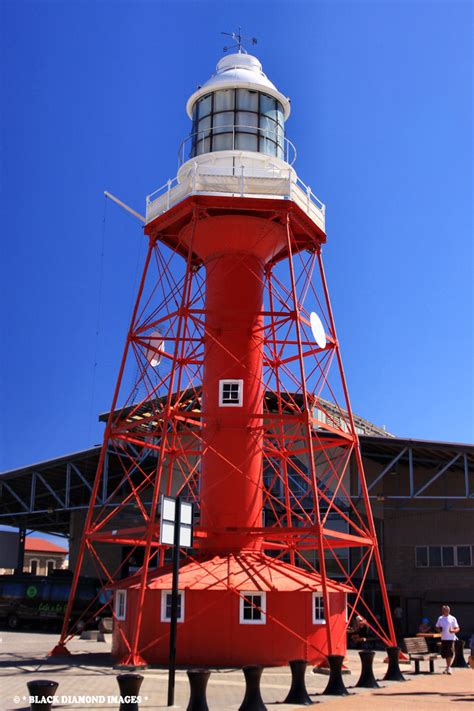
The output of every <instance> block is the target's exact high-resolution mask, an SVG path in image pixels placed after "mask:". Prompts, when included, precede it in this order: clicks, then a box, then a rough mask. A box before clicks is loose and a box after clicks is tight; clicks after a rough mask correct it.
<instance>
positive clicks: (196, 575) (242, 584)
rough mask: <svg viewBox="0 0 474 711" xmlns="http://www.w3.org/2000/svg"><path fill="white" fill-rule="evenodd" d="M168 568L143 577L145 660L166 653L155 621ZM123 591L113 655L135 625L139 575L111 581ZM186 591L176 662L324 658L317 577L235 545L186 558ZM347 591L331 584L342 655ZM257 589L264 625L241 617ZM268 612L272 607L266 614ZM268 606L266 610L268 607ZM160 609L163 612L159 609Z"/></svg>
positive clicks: (165, 635)
mask: <svg viewBox="0 0 474 711" xmlns="http://www.w3.org/2000/svg"><path fill="white" fill-rule="evenodd" d="M171 576H172V573H171V569H170V568H164V569H163V570H162V572H160V573H153V574H152V575H150V576H149V578H148V580H147V594H146V596H145V602H144V607H143V619H144V620H146V624H143V623H142V629H141V634H140V639H139V646H140V649H141V650H142V654H143V655H144V657H145V658H146V660H147V662H149V663H150V664H166V663H167V661H168V653H169V622H163V621H161V619H162V615H163V612H164V611H165V606H166V599H165V596H166V594H167V592H169V590H170V589H171ZM116 587H117V589H120V590H126V591H127V607H128V609H130V610H131V614H130V615H128V617H127V620H126V622H124V624H123V625H122V626H121V634H115V635H114V637H113V648H112V655H113V656H114V657H115V658H122V657H123V655H124V654H125V651H126V644H125V642H124V639H123V638H122V634H123V635H124V636H125V638H126V639H131V638H132V636H133V630H134V629H135V627H136V624H137V617H138V615H137V613H138V600H139V593H140V576H135V577H134V578H133V577H132V578H129V579H128V580H125V581H121V582H120V583H117V586H116ZM180 590H182V591H183V592H184V596H183V600H184V614H183V616H184V619H185V620H186V622H185V624H183V623H181V624H180V625H179V646H178V650H177V662H178V664H183V665H203V664H205V665H212V666H219V667H232V666H241V665H245V664H249V663H255V664H257V663H258V664H265V665H286V664H288V662H289V660H290V659H307V660H308V661H309V662H310V663H311V664H316V663H318V662H321V661H324V660H325V658H326V655H327V653H328V651H327V636H326V625H325V623H324V622H323V621H322V620H320V621H318V623H317V624H315V623H314V622H313V618H312V614H313V593H317V594H319V595H322V584H321V576H319V575H317V574H315V573H308V572H307V571H303V570H301V569H300V568H295V567H293V566H290V565H288V564H285V563H282V562H281V561H278V560H275V559H274V558H271V557H269V556H266V555H264V554H262V553H255V552H250V551H241V552H240V553H231V554H228V555H226V556H222V555H217V556H214V557H212V558H207V559H196V560H192V561H190V562H185V563H184V564H183V566H182V567H181V569H180ZM348 590H349V589H348V588H346V587H345V586H343V585H339V584H337V583H330V584H329V596H330V600H331V617H330V620H329V624H330V626H331V630H332V633H333V638H334V641H335V649H336V650H337V654H345V653H346V621H345V610H346V593H347V591H348ZM255 594H259V595H261V596H262V597H261V599H262V601H264V602H262V607H263V608H264V610H265V612H264V614H263V617H264V621H263V623H262V624H260V623H258V622H257V623H253V622H249V623H248V624H245V623H242V612H243V606H244V602H246V601H249V600H250V599H255V598H252V597H251V596H252V595H255ZM270 610H271V613H270ZM267 611H268V612H267ZM160 613H161V614H160Z"/></svg>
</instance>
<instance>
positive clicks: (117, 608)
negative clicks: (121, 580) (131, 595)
mask: <svg viewBox="0 0 474 711" xmlns="http://www.w3.org/2000/svg"><path fill="white" fill-rule="evenodd" d="M114 612H115V617H116V619H117V620H119V621H123V620H125V619H126V617H127V591H126V590H116V591H115V604H114Z"/></svg>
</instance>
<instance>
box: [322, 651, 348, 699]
mask: <svg viewBox="0 0 474 711" xmlns="http://www.w3.org/2000/svg"><path fill="white" fill-rule="evenodd" d="M343 661H344V657H343V656H342V655H341V654H328V662H329V681H328V684H327V686H326V688H325V689H324V691H323V694H324V695H325V696H348V695H349V692H348V691H347V689H346V687H345V686H344V682H343V681H342V663H343Z"/></svg>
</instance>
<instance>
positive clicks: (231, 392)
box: [219, 380, 244, 407]
mask: <svg viewBox="0 0 474 711" xmlns="http://www.w3.org/2000/svg"><path fill="white" fill-rule="evenodd" d="M243 384H244V381H243V380H220V381H219V406H220V407H242V402H243Z"/></svg>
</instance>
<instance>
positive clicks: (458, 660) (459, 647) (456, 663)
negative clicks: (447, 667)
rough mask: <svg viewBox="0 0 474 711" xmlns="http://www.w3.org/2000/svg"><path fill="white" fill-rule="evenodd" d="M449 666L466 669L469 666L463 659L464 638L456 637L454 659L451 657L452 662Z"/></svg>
mask: <svg viewBox="0 0 474 711" xmlns="http://www.w3.org/2000/svg"><path fill="white" fill-rule="evenodd" d="M451 666H452V667H455V668H456V669H466V668H468V667H469V664H468V663H467V662H466V660H465V659H464V640H463V639H457V640H455V642H454V659H453V663H452V664H451Z"/></svg>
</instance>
